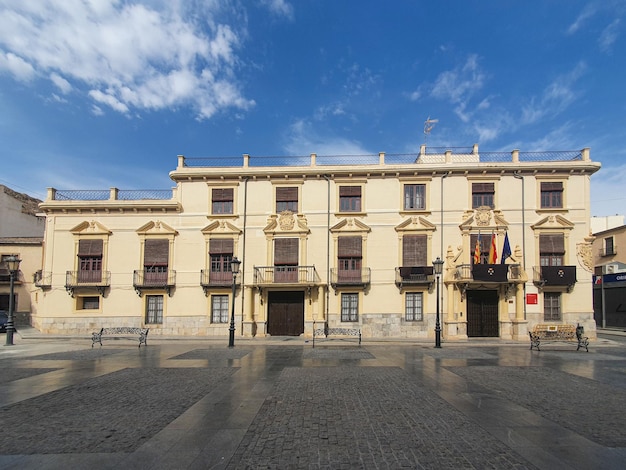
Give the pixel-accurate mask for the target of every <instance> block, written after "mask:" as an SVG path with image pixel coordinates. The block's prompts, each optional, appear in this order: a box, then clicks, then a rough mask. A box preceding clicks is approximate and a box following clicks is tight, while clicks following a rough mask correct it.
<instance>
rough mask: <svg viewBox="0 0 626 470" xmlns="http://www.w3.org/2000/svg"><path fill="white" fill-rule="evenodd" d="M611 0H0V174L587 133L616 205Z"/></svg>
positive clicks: (597, 209) (151, 177)
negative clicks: (428, 125) (428, 126)
mask: <svg viewBox="0 0 626 470" xmlns="http://www.w3.org/2000/svg"><path fill="white" fill-rule="evenodd" d="M625 52H626V0H598V1H577V0H544V1H534V2H520V1H514V0H492V1H488V0H466V1H432V0H431V1H429V2H426V1H419V0H414V1H411V0H387V1H384V2H383V1H366V0H360V1H356V0H354V1H349V0H344V1H338V0H297V1H296V0H293V1H289V0H245V1H244V0H232V1H231V0H223V1H219V0H206V1H201V0H152V1H148V0H144V1H134V0H118V1H116V0H64V1H52V0H50V1H48V0H32V1H21V2H17V1H15V0H0V142H1V144H2V145H1V146H0V149H1V150H0V152H1V160H2V166H1V169H0V183H2V184H5V185H7V186H10V187H11V188H13V189H15V190H18V191H22V192H27V193H28V194H31V195H33V196H36V197H40V198H43V197H45V188H46V187H55V188H57V189H107V188H109V187H118V188H121V189H165V188H169V187H171V186H172V182H171V180H170V179H169V177H168V172H169V171H171V170H173V169H174V168H175V167H176V155H178V154H183V155H185V156H188V157H219V156H238V155H241V154H244V153H249V154H251V155H253V156H254V155H256V156H286V155H308V154H310V153H317V154H319V155H333V154H341V155H345V154H377V153H378V152H388V153H410V152H417V151H418V150H419V146H420V145H421V144H423V143H424V139H425V136H424V132H423V130H424V121H425V120H426V119H427V118H428V117H430V118H433V119H438V120H439V122H438V123H437V124H436V125H435V127H434V128H433V130H432V132H431V133H430V135H429V136H428V142H427V143H428V145H429V146H445V147H466V146H471V145H473V144H474V143H477V144H479V149H480V150H483V151H511V150H513V149H519V150H520V151H538V150H576V149H582V148H584V147H590V148H591V158H592V160H594V161H600V162H601V163H602V165H603V168H602V170H601V171H600V172H598V173H596V174H595V175H594V176H593V177H592V195H591V199H592V201H591V209H592V215H596V216H602V215H613V214H624V213H626V210H624V208H623V207H624V205H625V204H626V194H625V193H624V191H623V187H624V184H625V183H626V158H625V157H626V138H625V137H626V86H625V85H624V83H626V82H625V79H624V77H625V76H626V54H625Z"/></svg>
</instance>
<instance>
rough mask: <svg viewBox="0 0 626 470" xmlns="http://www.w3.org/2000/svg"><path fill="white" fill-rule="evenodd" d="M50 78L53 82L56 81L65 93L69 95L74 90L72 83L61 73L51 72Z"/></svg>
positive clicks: (57, 85)
mask: <svg viewBox="0 0 626 470" xmlns="http://www.w3.org/2000/svg"><path fill="white" fill-rule="evenodd" d="M50 80H52V83H54V84H55V85H56V87H57V88H58V89H59V90H61V93H63V94H64V95H67V94H68V93H69V92H70V91H72V84H71V83H70V82H68V81H67V80H66V79H64V78H63V77H61V76H60V75H59V74H57V73H54V72H53V73H51V74H50Z"/></svg>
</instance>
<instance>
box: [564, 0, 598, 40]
mask: <svg viewBox="0 0 626 470" xmlns="http://www.w3.org/2000/svg"><path fill="white" fill-rule="evenodd" d="M595 14H596V7H595V5H593V4H592V3H590V4H587V5H585V8H584V9H583V11H582V12H580V14H579V15H578V17H577V18H576V20H575V21H574V22H573V23H572V24H571V25H570V26H569V28H568V29H567V32H568V34H574V33H575V32H577V31H578V30H579V29H580V28H582V26H583V24H584V23H585V22H586V21H587V20H588V19H589V18H591V17H592V16H593V15H595Z"/></svg>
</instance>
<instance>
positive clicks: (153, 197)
mask: <svg viewBox="0 0 626 470" xmlns="http://www.w3.org/2000/svg"><path fill="white" fill-rule="evenodd" d="M173 195H174V193H173V190H172V189H117V188H110V189H72V190H66V189H63V190H62V189H53V188H49V189H48V200H53V201H163V200H171V199H172V198H173Z"/></svg>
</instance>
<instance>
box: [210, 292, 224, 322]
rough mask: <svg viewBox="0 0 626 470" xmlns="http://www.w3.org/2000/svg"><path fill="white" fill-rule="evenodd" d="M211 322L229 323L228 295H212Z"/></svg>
mask: <svg viewBox="0 0 626 470" xmlns="http://www.w3.org/2000/svg"><path fill="white" fill-rule="evenodd" d="M211 323H228V295H213V296H211Z"/></svg>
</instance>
